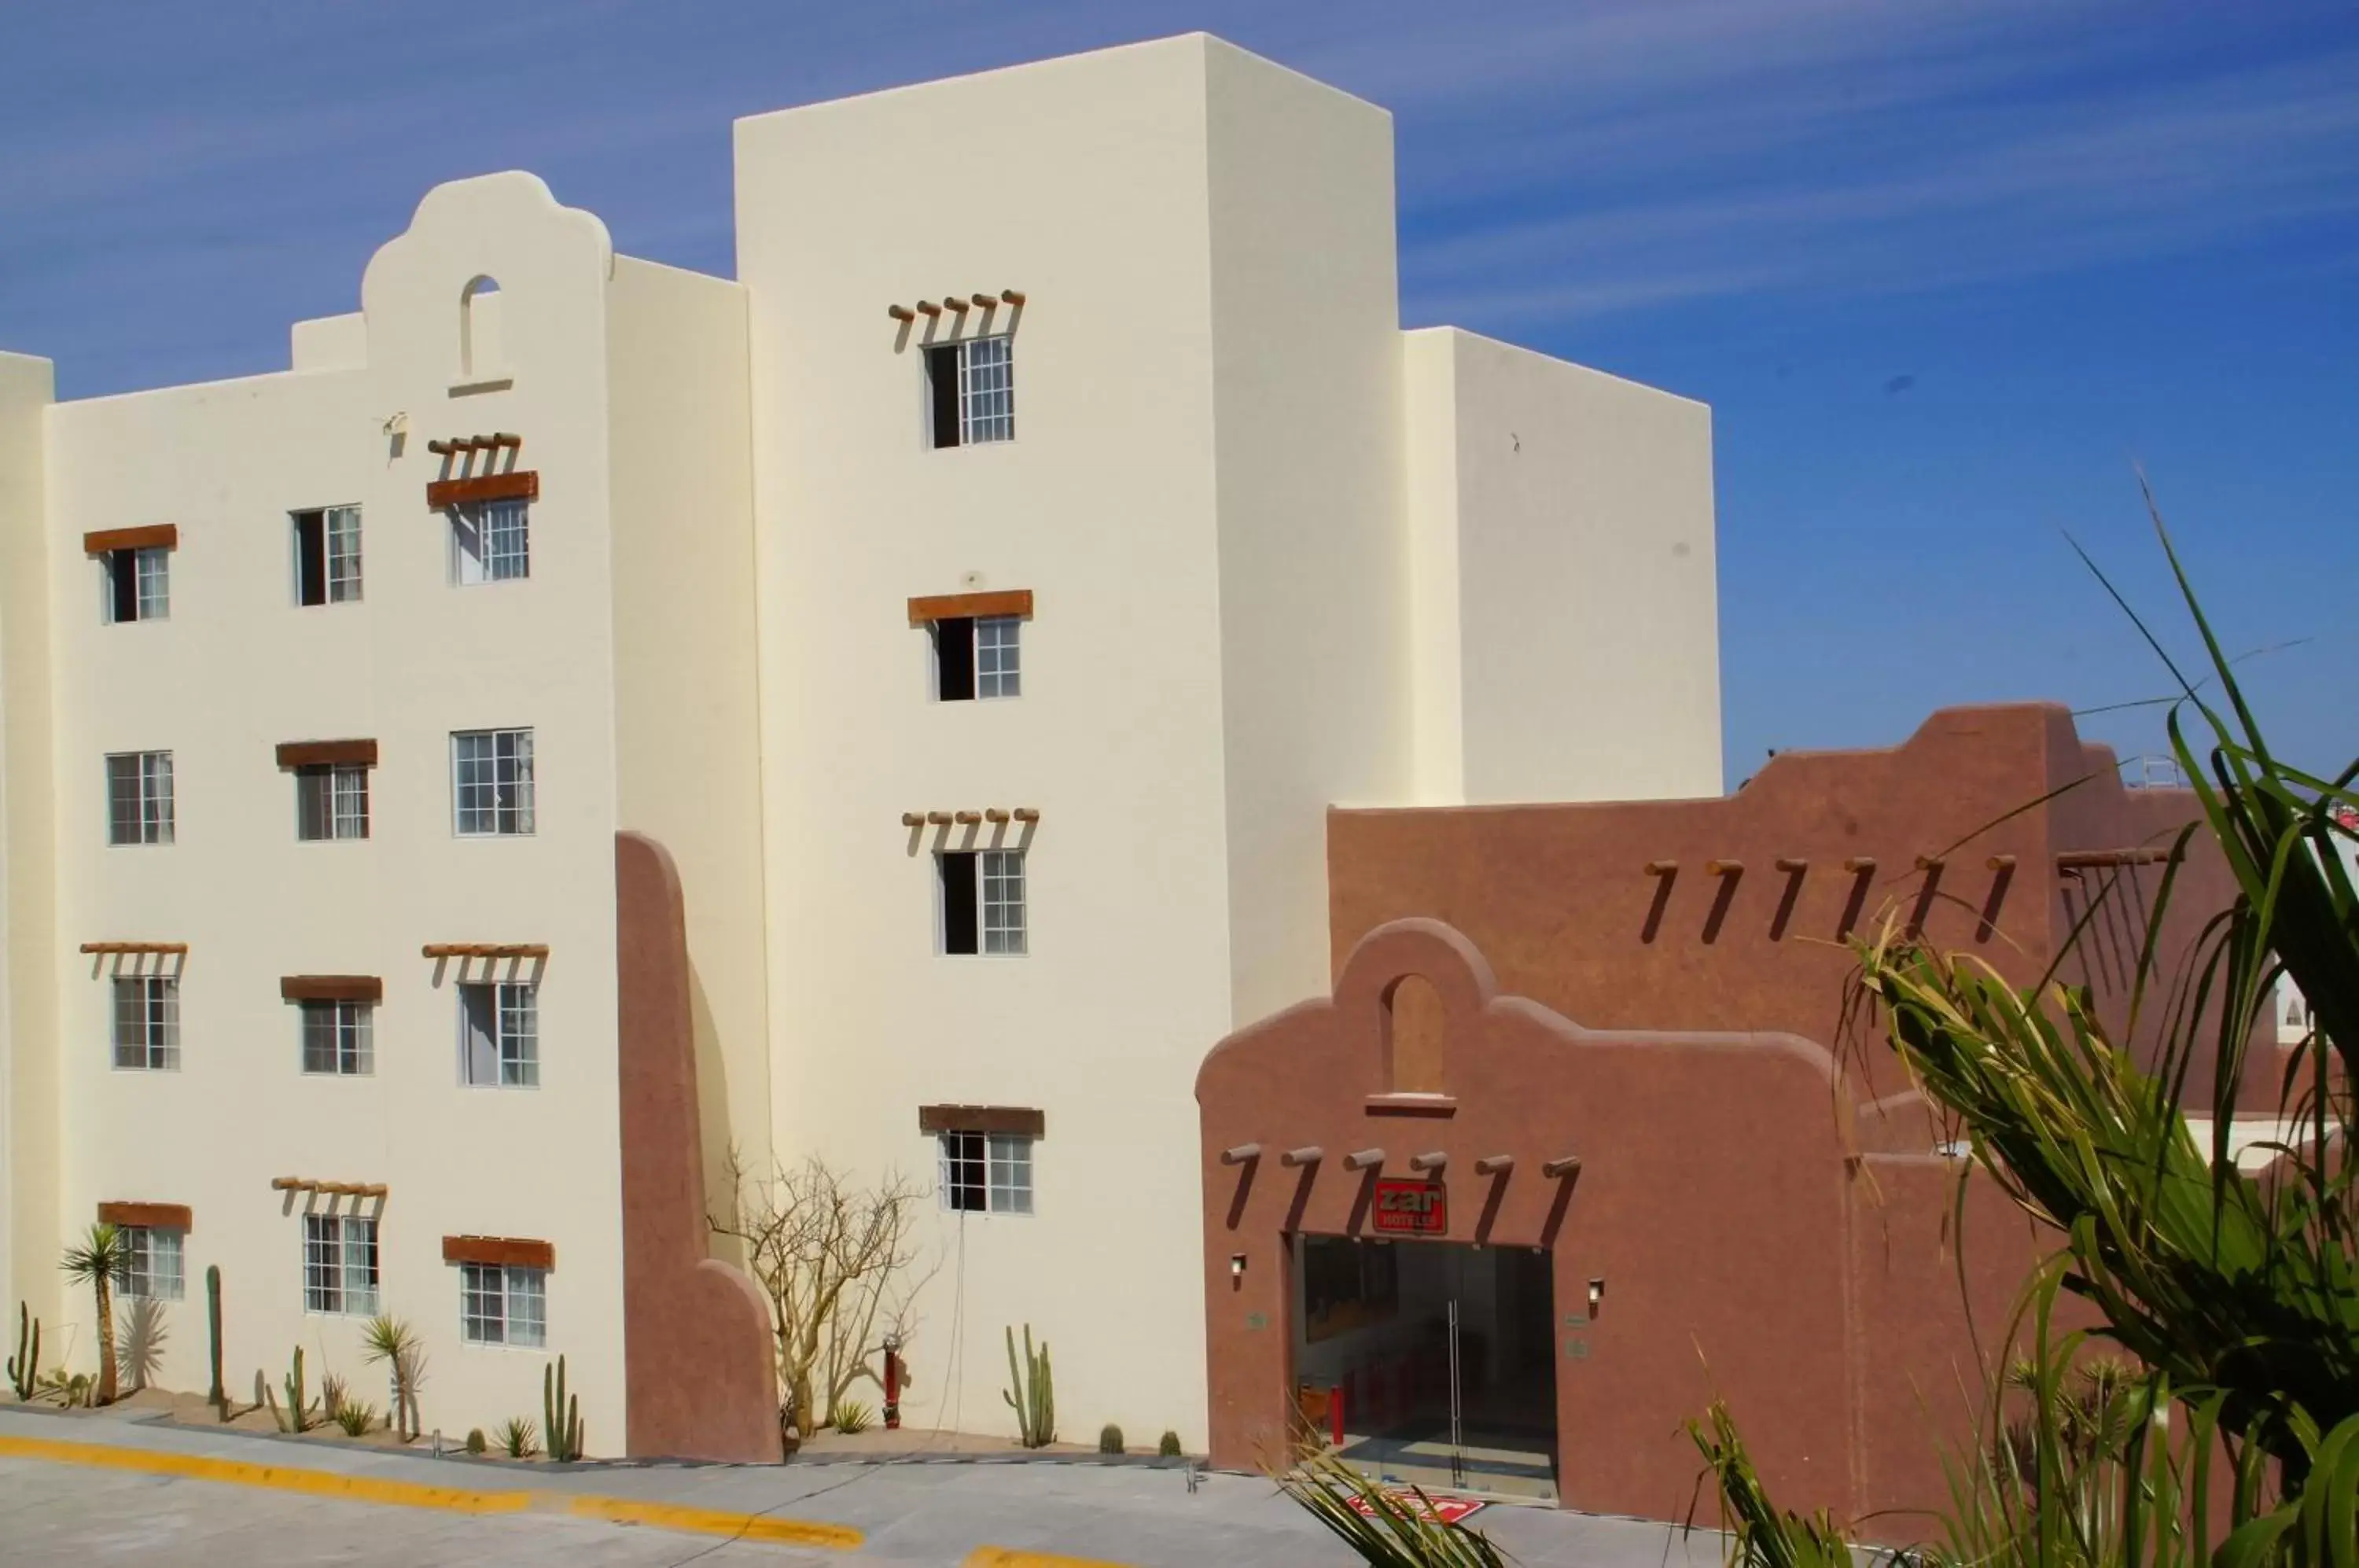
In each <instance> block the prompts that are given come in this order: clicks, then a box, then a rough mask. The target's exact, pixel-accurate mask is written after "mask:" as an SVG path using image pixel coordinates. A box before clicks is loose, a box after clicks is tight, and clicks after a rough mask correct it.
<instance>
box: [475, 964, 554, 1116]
mask: <svg viewBox="0 0 2359 1568" xmlns="http://www.w3.org/2000/svg"><path fill="white" fill-rule="evenodd" d="M459 1051H460V1058H461V1060H460V1071H461V1073H462V1077H463V1078H464V1079H465V1081H466V1082H467V1083H470V1084H473V1085H476V1086H478V1087H484V1088H501V1089H531V1088H537V1087H538V1086H539V1083H540V996H539V988H538V986H536V985H531V984H529V983H527V982H516V981H483V982H472V981H471V982H467V983H465V984H462V985H460V987H459Z"/></svg>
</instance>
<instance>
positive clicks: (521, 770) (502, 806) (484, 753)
mask: <svg viewBox="0 0 2359 1568" xmlns="http://www.w3.org/2000/svg"><path fill="white" fill-rule="evenodd" d="M532 800H533V789H532V732H531V731H530V730H461V731H459V732H458V733H456V734H454V735H451V804H452V807H453V811H454V814H455V818H456V825H457V831H458V833H459V834H460V836H461V837H462V838H505V837H512V836H516V835H521V834H526V833H531V832H532Z"/></svg>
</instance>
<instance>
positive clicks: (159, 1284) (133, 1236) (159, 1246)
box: [114, 1225, 187, 1301]
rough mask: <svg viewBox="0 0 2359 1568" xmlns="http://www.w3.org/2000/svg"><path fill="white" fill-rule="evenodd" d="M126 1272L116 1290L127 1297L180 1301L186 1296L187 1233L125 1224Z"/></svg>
mask: <svg viewBox="0 0 2359 1568" xmlns="http://www.w3.org/2000/svg"><path fill="white" fill-rule="evenodd" d="M119 1228H120V1229H121V1230H122V1232H123V1251H124V1262H123V1273H122V1274H121V1275H120V1276H119V1277H118V1278H117V1279H116V1280H115V1282H114V1283H115V1289H117V1290H121V1291H122V1292H123V1293H124V1294H125V1295H126V1296H133V1297H141V1298H145V1299H146V1300H147V1301H179V1300H180V1298H181V1297H182V1296H183V1295H184V1294H186V1291H187V1286H186V1277H187V1269H186V1268H185V1266H184V1265H183V1263H182V1257H183V1255H184V1253H185V1251H186V1247H185V1246H184V1245H183V1244H184V1240H185V1237H186V1235H187V1233H186V1232H184V1231H177V1230H151V1229H149V1228H148V1227H147V1226H146V1225H123V1226H121V1227H119Z"/></svg>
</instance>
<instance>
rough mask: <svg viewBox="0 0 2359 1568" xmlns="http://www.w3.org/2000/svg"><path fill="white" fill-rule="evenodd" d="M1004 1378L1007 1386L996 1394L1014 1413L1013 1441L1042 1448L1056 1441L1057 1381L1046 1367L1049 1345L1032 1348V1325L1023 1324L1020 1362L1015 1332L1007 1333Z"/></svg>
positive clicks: (1046, 1342)
mask: <svg viewBox="0 0 2359 1568" xmlns="http://www.w3.org/2000/svg"><path fill="white" fill-rule="evenodd" d="M1007 1376H1008V1378H1009V1379H1010V1382H1011V1385H1012V1386H1011V1387H1009V1388H1005V1389H1002V1390H1001V1391H1000V1396H999V1397H1000V1398H1001V1399H1006V1401H1007V1403H1008V1406H1009V1408H1010V1409H1012V1410H1015V1412H1016V1433H1017V1441H1018V1442H1020V1443H1023V1444H1024V1446H1025V1447H1027V1448H1046V1447H1048V1446H1049V1444H1050V1443H1054V1442H1056V1441H1057V1379H1056V1375H1055V1373H1054V1372H1052V1371H1051V1370H1050V1369H1049V1342H1048V1341H1047V1340H1045V1339H1044V1340H1042V1341H1041V1342H1040V1348H1039V1350H1038V1352H1037V1353H1036V1352H1035V1351H1034V1350H1033V1348H1032V1325H1031V1324H1030V1323H1026V1324H1025V1325H1024V1359H1023V1361H1022V1362H1021V1363H1018V1362H1017V1361H1016V1331H1015V1330H1014V1329H1013V1328H1010V1329H1009V1330H1008V1331H1007Z"/></svg>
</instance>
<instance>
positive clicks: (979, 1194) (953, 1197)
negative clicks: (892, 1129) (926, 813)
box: [942, 856, 991, 1214]
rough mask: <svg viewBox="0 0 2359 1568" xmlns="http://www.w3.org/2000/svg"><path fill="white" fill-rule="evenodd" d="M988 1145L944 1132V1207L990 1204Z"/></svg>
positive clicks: (979, 1209) (977, 1208) (980, 1138)
mask: <svg viewBox="0 0 2359 1568" xmlns="http://www.w3.org/2000/svg"><path fill="white" fill-rule="evenodd" d="M969 858H970V859H972V858H973V857H972V856H969ZM984 1147H985V1145H984V1135H983V1134H981V1133H979V1132H946V1133H944V1134H942V1207H944V1208H946V1209H950V1210H951V1211H953V1212H964V1213H968V1214H982V1213H984V1210H985V1209H986V1208H988V1207H989V1194H990V1191H991V1181H990V1176H989V1167H988V1166H987V1165H986V1164H985V1163H984Z"/></svg>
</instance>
